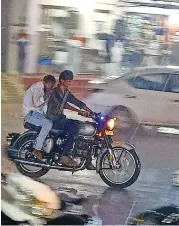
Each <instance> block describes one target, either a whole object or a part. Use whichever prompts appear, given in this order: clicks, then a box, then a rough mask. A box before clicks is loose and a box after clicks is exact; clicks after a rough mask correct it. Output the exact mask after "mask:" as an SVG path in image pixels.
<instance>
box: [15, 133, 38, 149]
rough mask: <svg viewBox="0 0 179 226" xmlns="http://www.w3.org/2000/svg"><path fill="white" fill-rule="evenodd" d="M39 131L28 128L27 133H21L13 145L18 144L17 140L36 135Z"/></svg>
mask: <svg viewBox="0 0 179 226" xmlns="http://www.w3.org/2000/svg"><path fill="white" fill-rule="evenodd" d="M36 134H37V132H36V131H32V130H28V131H26V132H25V133H22V134H20V136H19V137H18V138H17V139H16V140H15V142H14V144H13V146H15V145H16V144H17V142H19V141H20V140H21V139H24V138H25V137H26V136H29V135H36Z"/></svg>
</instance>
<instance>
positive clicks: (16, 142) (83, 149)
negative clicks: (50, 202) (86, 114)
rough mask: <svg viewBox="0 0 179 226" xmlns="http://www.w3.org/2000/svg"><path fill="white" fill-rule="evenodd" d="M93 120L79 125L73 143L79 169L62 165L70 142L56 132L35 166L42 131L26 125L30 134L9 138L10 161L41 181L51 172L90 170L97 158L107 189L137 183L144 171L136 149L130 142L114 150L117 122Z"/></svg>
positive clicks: (98, 116)
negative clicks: (64, 148)
mask: <svg viewBox="0 0 179 226" xmlns="http://www.w3.org/2000/svg"><path fill="white" fill-rule="evenodd" d="M91 118H92V119H93V122H88V121H86V122H80V123H81V127H80V130H79V134H78V137H77V139H76V140H75V143H74V148H73V158H74V159H75V160H76V161H78V162H79V165H78V167H75V168H72V167H67V166H63V165H62V164H60V163H59V162H60V161H59V160H60V157H61V155H62V153H63V145H64V143H65V142H67V141H68V140H67V139H68V138H67V137H68V136H67V134H66V132H65V131H61V130H53V129H52V130H51V131H50V133H49V136H48V137H47V138H46V140H45V142H44V145H43V151H44V161H43V163H39V162H36V160H35V158H34V156H33V154H32V150H33V144H34V142H35V140H36V137H37V135H38V133H39V131H40V127H36V126H34V125H31V124H29V123H26V122H25V124H24V127H25V128H26V129H28V131H26V132H25V133H23V134H19V133H16V134H14V133H11V134H9V135H8V137H7V142H8V149H7V152H8V158H9V159H10V160H12V161H13V162H15V164H16V167H17V169H18V170H19V171H20V172H21V173H22V174H24V175H26V176H29V177H32V178H38V177H41V176H43V175H45V174H46V173H47V172H48V171H49V170H50V169H57V170H59V171H70V172H72V173H74V172H76V171H79V170H84V169H88V165H89V164H90V162H91V158H95V159H96V172H97V173H99V175H100V177H101V179H102V180H103V181H104V182H105V183H106V184H107V185H109V186H113V187H119V188H126V187H128V186H130V185H132V184H133V183H134V182H135V181H136V180H137V178H138V176H139V173H140V169H141V163H140V160H139V157H138V155H137V153H136V151H135V147H134V146H133V145H131V144H129V143H127V142H121V143H120V145H119V146H113V139H112V136H113V135H114V132H113V130H114V128H115V118H110V117H109V116H108V115H102V114H101V113H99V114H97V113H94V114H93V115H91ZM29 165H30V166H31V167H30V169H29ZM32 166H33V168H32ZM34 167H35V169H34ZM113 172H114V173H113Z"/></svg>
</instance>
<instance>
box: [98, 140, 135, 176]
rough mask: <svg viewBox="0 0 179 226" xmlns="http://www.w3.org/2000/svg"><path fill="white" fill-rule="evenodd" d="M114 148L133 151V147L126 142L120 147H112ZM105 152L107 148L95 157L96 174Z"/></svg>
mask: <svg viewBox="0 0 179 226" xmlns="http://www.w3.org/2000/svg"><path fill="white" fill-rule="evenodd" d="M115 148H124V149H126V150H128V151H135V146H134V145H132V144H130V143H128V142H126V143H124V144H122V145H120V146H116V147H113V149H115ZM106 151H107V148H104V149H103V150H102V151H101V153H100V154H99V155H98V157H97V161H96V172H97V173H99V170H100V160H101V158H102V156H103V155H104V153H105V152H106Z"/></svg>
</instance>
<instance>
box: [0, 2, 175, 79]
mask: <svg viewBox="0 0 179 226" xmlns="http://www.w3.org/2000/svg"><path fill="white" fill-rule="evenodd" d="M1 4H2V6H1V15H2V16H1V17H2V24H1V39H2V40H1V42H2V46H1V57H2V69H1V70H2V72H5V73H8V74H19V73H37V72H42V73H43V72H48V71H52V69H54V68H55V66H58V68H59V67H60V68H61V70H63V69H64V68H65V67H67V66H68V67H71V68H72V69H73V70H74V72H75V73H76V74H79V73H83V74H84V73H97V74H98V75H101V74H103V75H104V74H106V75H109V74H116V73H118V72H119V71H121V70H126V69H129V68H130V69H131V68H133V67H138V66H151V65H152V66H154V65H179V56H178V55H179V1H178V0H173V1H171V0H164V1H157V0H121V1H119V0H90V1H84V0H60V1H59V0H51V1H47V0H38V1H37V0H2V1H1ZM111 64H112V65H113V66H112V67H109V65H111ZM107 65H108V66H107ZM114 66H115V67H114Z"/></svg>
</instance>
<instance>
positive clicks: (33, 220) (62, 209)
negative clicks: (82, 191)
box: [1, 174, 102, 226]
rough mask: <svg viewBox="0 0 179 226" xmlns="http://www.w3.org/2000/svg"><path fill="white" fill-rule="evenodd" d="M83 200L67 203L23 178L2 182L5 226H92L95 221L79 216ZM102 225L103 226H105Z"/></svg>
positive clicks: (34, 182) (2, 216)
mask: <svg viewBox="0 0 179 226" xmlns="http://www.w3.org/2000/svg"><path fill="white" fill-rule="evenodd" d="M1 177H2V176H1ZM79 199H80V198H79V197H75V198H74V197H73V198H72V199H71V200H70V194H69V200H68V201H66V200H63V199H62V198H61V195H60V194H59V195H58V194H57V193H56V192H55V191H53V190H52V189H51V188H50V187H49V186H47V185H45V184H43V183H41V182H37V181H35V180H33V179H31V178H28V177H26V176H23V175H19V174H9V175H8V176H7V177H6V178H3V180H2V178H1V224H2V225H23V224H24V225H29V226H30V225H89V224H94V223H95V219H96V218H95V217H91V216H89V215H85V214H80V213H79V212H78V213H76V212H75V211H73V209H72V206H73V204H74V202H77V201H79ZM99 225H102V224H101V222H100V224H99Z"/></svg>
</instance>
